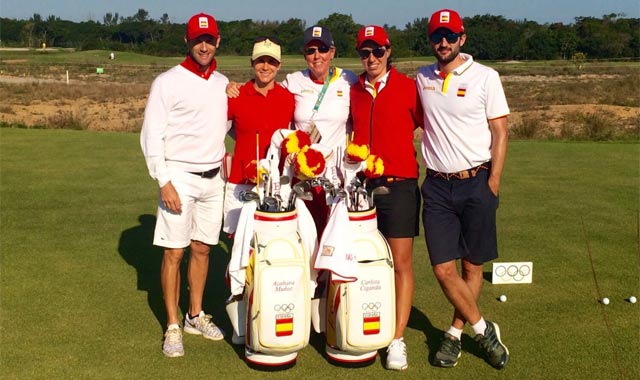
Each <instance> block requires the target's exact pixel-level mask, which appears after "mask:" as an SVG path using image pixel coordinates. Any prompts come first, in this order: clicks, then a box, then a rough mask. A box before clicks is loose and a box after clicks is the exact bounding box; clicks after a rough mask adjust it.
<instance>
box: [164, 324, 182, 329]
mask: <svg viewBox="0 0 640 380" xmlns="http://www.w3.org/2000/svg"><path fill="white" fill-rule="evenodd" d="M174 329H178V330H179V329H180V325H179V324H177V323H172V324H170V325H169V326H168V327H167V331H169V330H174Z"/></svg>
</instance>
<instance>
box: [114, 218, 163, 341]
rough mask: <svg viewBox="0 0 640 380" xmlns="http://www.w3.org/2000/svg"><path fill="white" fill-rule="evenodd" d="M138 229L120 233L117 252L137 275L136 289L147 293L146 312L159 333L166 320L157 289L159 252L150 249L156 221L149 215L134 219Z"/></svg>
mask: <svg viewBox="0 0 640 380" xmlns="http://www.w3.org/2000/svg"><path fill="white" fill-rule="evenodd" d="M138 221H139V222H140V224H139V225H137V226H135V227H132V228H129V229H127V230H124V231H122V233H121V234H120V241H119V244H118V252H120V256H122V258H123V259H124V260H125V261H126V262H127V264H129V265H131V266H132V267H134V268H135V269H136V271H137V274H138V285H137V289H138V290H142V291H145V292H147V303H148V304H149V309H151V311H152V312H153V315H154V316H155V317H156V319H157V320H158V323H159V325H160V328H161V330H162V332H164V326H165V324H166V320H167V316H166V312H165V309H164V301H163V297H162V287H161V286H160V264H161V263H162V248H160V247H156V246H154V245H153V230H154V228H155V225H156V217H155V216H153V215H149V214H144V215H140V216H139V217H138Z"/></svg>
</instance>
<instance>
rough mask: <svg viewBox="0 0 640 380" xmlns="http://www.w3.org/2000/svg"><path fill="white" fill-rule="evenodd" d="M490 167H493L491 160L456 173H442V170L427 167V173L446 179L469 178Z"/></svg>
mask: <svg viewBox="0 0 640 380" xmlns="http://www.w3.org/2000/svg"><path fill="white" fill-rule="evenodd" d="M490 167H491V161H489V162H485V163H484V164H481V165H478V166H476V167H474V168H471V169H467V170H461V171H459V172H455V173H442V172H437V171H435V170H431V169H427V175H428V176H430V177H439V178H442V179H446V180H447V181H450V180H451V179H453V178H455V179H467V178H473V177H475V176H477V175H478V173H479V172H480V171H481V170H489V168H490Z"/></svg>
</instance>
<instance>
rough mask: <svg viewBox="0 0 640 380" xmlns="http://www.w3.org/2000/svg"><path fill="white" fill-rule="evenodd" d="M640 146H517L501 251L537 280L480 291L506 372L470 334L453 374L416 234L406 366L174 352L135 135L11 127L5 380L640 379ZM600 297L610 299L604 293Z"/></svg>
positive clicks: (315, 342) (201, 347)
mask: <svg viewBox="0 0 640 380" xmlns="http://www.w3.org/2000/svg"><path fill="white" fill-rule="evenodd" d="M639 157H640V149H639V145H638V144H625V143H620V144H619V143H565V142H528V141H527V142H525V141H512V142H511V144H510V146H509V153H508V157H507V164H506V168H505V173H504V176H503V180H502V185H501V194H500V207H499V210H498V239H499V244H500V255H501V256H500V259H499V260H498V261H533V263H534V270H533V283H532V284H529V285H491V283H490V282H488V281H487V282H485V285H484V286H485V287H484V291H483V293H482V296H481V299H480V305H481V309H482V312H483V314H484V315H485V317H486V318H487V319H490V320H492V321H495V322H497V323H498V324H499V325H500V329H501V332H502V338H503V341H504V343H505V344H506V345H507V346H508V347H509V351H510V352H511V359H510V361H509V364H508V365H507V367H506V369H505V370H503V371H497V370H495V369H493V368H491V367H490V366H489V365H488V364H486V363H485V362H484V361H483V360H482V358H481V354H480V352H479V350H478V348H477V346H476V344H475V342H474V341H473V339H472V337H471V336H470V335H467V334H469V333H470V330H469V329H467V330H465V335H464V336H463V342H462V343H463V354H462V357H461V358H460V361H459V364H458V366H457V367H455V368H453V369H441V368H436V367H432V366H431V365H429V364H428V363H427V359H428V358H430V357H432V356H433V355H434V353H435V350H436V349H437V347H438V345H439V341H440V339H441V336H442V330H443V329H446V328H447V327H448V324H449V322H450V318H451V308H450V306H449V305H448V303H447V302H446V300H445V299H444V297H443V296H442V292H441V290H440V288H439V287H438V285H437V283H436V281H435V279H434V276H433V274H432V272H431V268H430V265H429V264H428V258H427V253H426V249H425V243H424V239H423V235H421V236H420V237H419V238H417V239H416V243H415V248H414V265H415V272H416V274H415V276H416V294H415V297H414V308H413V310H412V314H411V318H410V320H409V325H408V329H407V331H406V334H405V341H406V343H407V349H408V354H409V368H408V369H407V370H406V371H403V372H401V373H397V372H390V371H387V370H385V369H384V368H383V361H382V360H381V358H380V357H379V358H378V359H377V360H376V362H375V363H374V364H373V365H371V366H369V367H365V368H358V369H346V368H339V367H335V366H333V365H331V364H329V363H328V362H327V361H326V360H325V358H324V357H323V356H322V352H323V344H324V343H323V342H322V339H321V338H319V337H318V336H316V335H313V337H312V342H311V344H310V345H309V347H306V348H305V349H304V350H302V351H301V352H300V354H299V356H298V362H297V365H296V366H295V367H293V368H291V369H289V370H286V371H281V372H275V373H266V372H261V371H257V370H254V369H250V368H248V367H247V365H246V364H245V363H244V361H243V352H242V350H241V349H240V348H238V347H234V346H232V345H231V343H230V334H229V337H228V338H227V339H226V340H225V341H223V342H211V341H207V340H205V339H202V338H201V337H195V336H191V335H185V339H184V341H185V351H186V355H185V357H184V358H178V359H168V358H165V357H164V356H163V355H162V352H161V344H162V332H163V325H164V322H165V317H164V311H163V306H162V305H163V304H162V296H161V291H160V285H159V278H158V274H159V266H160V261H159V260H160V255H161V251H160V250H159V249H158V248H154V247H153V246H152V245H151V239H152V234H153V226H154V222H155V216H154V215H155V207H156V197H157V186H156V184H155V183H154V181H152V179H151V178H149V176H148V173H147V169H146V166H145V163H144V159H143V157H142V154H141V152H140V147H139V141H138V135H137V134H131V133H104V132H102V133H96V132H86V131H67V130H24V129H6V128H3V129H0V228H1V231H0V236H1V238H0V239H1V240H0V255H1V262H0V305H1V308H0V337H1V338H2V345H1V346H0V378H2V379H188V378H215V379H238V378H241V379H247V380H249V379H372V378H376V379H471V378H473V379H488V378H498V379H637V378H640V361H639V360H638V357H640V355H639V354H640V352H639V351H640V349H639V347H640V304H635V305H633V304H630V303H629V302H627V301H626V300H625V299H626V298H628V297H629V296H631V295H635V296H636V297H638V296H640V254H639V243H638V217H639V199H640V197H639V187H640V182H639V181H640V173H639V170H640V169H639V165H638V163H639ZM228 244H229V242H228V241H226V240H223V242H222V243H221V245H220V246H218V247H215V248H214V249H213V251H212V260H211V268H210V272H209V273H210V277H209V282H208V286H207V289H206V293H205V310H207V311H208V312H210V313H212V314H213V315H214V321H215V322H216V323H218V324H219V325H221V326H222V327H223V328H224V329H225V330H226V331H228V332H230V331H231V328H230V324H229V322H228V320H227V317H226V314H225V313H224V309H223V302H224V299H225V298H226V296H227V295H228V290H227V289H226V286H225V285H224V281H223V278H222V277H223V272H224V269H225V267H226V263H227V261H228V258H229V253H228V251H229V245H228ZM592 268H593V270H592ZM488 272H490V266H487V267H486V268H485V274H486V275H487V276H486V277H487V279H490V277H489V273H488ZM183 278H185V277H184V276H183ZM183 288H185V289H186V286H183ZM500 294H506V295H507V296H508V301H507V302H506V303H501V302H498V301H497V300H496V298H497V297H498V296H499V295H500ZM604 296H606V297H608V298H609V299H610V300H611V304H610V305H608V306H604V305H602V304H600V303H599V302H598V298H600V297H604ZM181 299H182V302H181V307H182V309H183V310H185V308H186V304H185V300H186V297H185V294H184V293H183V296H182V297H181ZM380 352H381V354H384V350H381V351H380Z"/></svg>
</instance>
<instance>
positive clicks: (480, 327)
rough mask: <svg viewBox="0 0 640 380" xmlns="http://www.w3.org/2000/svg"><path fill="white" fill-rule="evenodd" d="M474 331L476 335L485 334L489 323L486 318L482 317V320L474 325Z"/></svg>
mask: <svg viewBox="0 0 640 380" xmlns="http://www.w3.org/2000/svg"><path fill="white" fill-rule="evenodd" d="M471 328H472V329H473V333H474V334H475V335H484V331H485V330H486V329H487V323H486V322H485V321H484V318H482V317H480V320H479V321H478V322H477V323H476V324H475V325H472V326H471Z"/></svg>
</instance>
